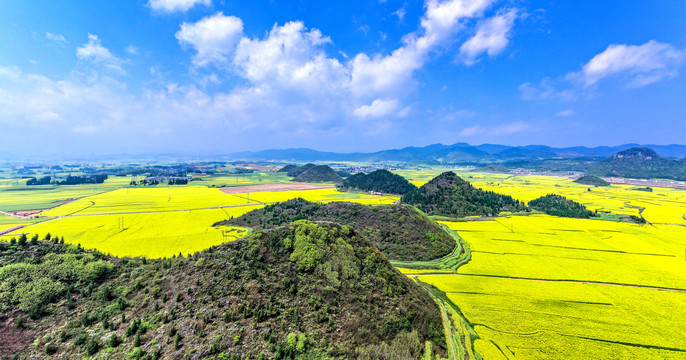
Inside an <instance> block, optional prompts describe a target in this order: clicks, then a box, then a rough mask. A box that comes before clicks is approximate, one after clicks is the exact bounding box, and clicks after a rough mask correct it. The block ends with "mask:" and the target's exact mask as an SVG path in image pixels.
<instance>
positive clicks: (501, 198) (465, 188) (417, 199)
mask: <svg viewBox="0 0 686 360" xmlns="http://www.w3.org/2000/svg"><path fill="white" fill-rule="evenodd" d="M402 202H404V203H407V204H411V205H414V206H416V207H418V208H419V209H420V210H422V211H424V212H425V213H427V214H429V215H443V216H450V217H461V216H475V215H497V214H498V213H500V212H502V211H522V210H526V209H527V207H526V205H524V204H522V203H520V202H519V200H515V199H513V198H512V197H510V196H507V195H500V194H496V193H494V192H492V191H483V190H481V189H477V188H475V187H474V186H472V185H471V184H470V183H468V182H467V181H464V180H462V178H460V177H459V176H457V175H456V174H455V173H454V172H452V171H447V172H444V173H442V174H440V175H438V176H437V177H435V178H433V179H431V181H429V182H428V183H426V184H424V185H422V187H420V188H419V189H418V190H417V191H414V192H411V193H408V194H405V195H403V197H402Z"/></svg>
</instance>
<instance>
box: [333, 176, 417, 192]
mask: <svg viewBox="0 0 686 360" xmlns="http://www.w3.org/2000/svg"><path fill="white" fill-rule="evenodd" d="M341 189H342V190H364V191H376V192H381V193H386V194H399V195H402V194H407V193H409V192H411V191H415V190H417V187H416V186H414V185H412V184H410V182H409V181H407V179H405V178H404V177H402V176H400V175H396V174H394V173H392V172H390V171H388V170H376V171H373V172H371V173H369V174H355V175H353V176H351V177H349V178H347V179H345V180H343V184H342V185H341Z"/></svg>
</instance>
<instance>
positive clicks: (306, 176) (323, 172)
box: [293, 165, 343, 184]
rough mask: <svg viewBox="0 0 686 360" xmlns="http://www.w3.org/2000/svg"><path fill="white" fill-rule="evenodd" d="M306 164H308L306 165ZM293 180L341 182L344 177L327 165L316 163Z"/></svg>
mask: <svg viewBox="0 0 686 360" xmlns="http://www.w3.org/2000/svg"><path fill="white" fill-rule="evenodd" d="M304 166H306V165H304ZM293 181H299V182H332V183H336V184H338V183H340V182H341V181H343V178H342V177H341V176H340V175H338V174H337V173H336V172H335V171H334V170H333V169H332V168H330V167H329V166H327V165H315V166H312V167H309V168H308V169H307V170H305V171H303V172H302V173H300V174H298V175H297V176H296V177H295V178H293Z"/></svg>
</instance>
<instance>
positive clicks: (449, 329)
mask: <svg viewBox="0 0 686 360" xmlns="http://www.w3.org/2000/svg"><path fill="white" fill-rule="evenodd" d="M412 278H414V280H415V283H418V281H417V275H413V276H412ZM420 286H421V285H420ZM427 292H428V293H429V295H430V296H431V297H432V298H433V299H434V301H435V302H436V304H437V305H438V307H439V308H440V309H441V318H442V319H443V331H444V332H445V336H446V341H447V342H448V349H449V350H450V358H451V359H453V360H459V359H458V356H457V352H456V351H455V346H454V345H453V344H454V340H453V326H452V324H451V322H450V317H449V316H448V311H447V310H446V309H445V305H444V304H443V301H441V300H440V299H438V298H437V297H436V296H435V295H434V294H433V292H432V291H430V290H427ZM467 359H469V356H467Z"/></svg>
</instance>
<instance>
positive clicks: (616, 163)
mask: <svg viewBox="0 0 686 360" xmlns="http://www.w3.org/2000/svg"><path fill="white" fill-rule="evenodd" d="M588 173H589V174H591V175H597V176H619V177H627V178H634V179H653V178H660V179H673V180H686V161H682V160H670V159H667V158H665V157H662V156H660V155H659V154H658V153H656V152H655V151H654V150H652V149H650V148H646V147H636V148H630V149H627V150H624V151H620V152H618V153H616V154H614V155H612V157H610V158H608V159H605V160H603V161H601V162H599V163H596V164H594V165H592V166H591V167H590V168H589V170H588Z"/></svg>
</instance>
